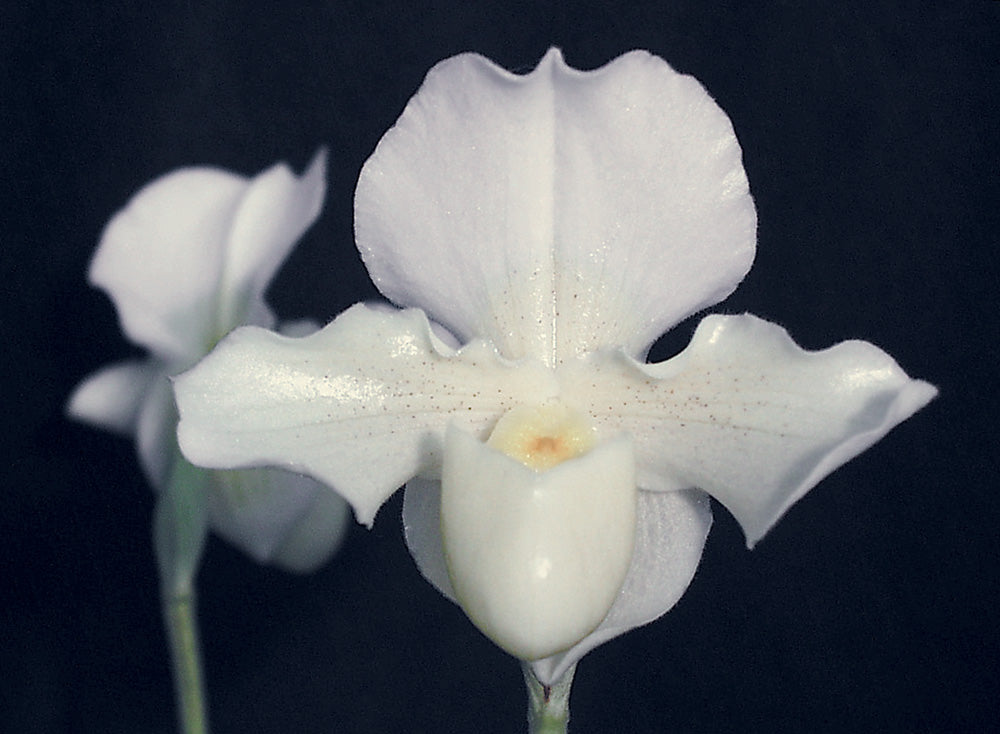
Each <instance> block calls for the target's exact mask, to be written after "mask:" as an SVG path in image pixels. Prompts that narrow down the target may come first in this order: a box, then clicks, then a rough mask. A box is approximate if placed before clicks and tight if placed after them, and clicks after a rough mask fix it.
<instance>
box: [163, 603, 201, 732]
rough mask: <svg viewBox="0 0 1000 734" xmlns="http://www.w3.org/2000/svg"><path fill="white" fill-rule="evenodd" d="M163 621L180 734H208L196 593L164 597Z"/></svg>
mask: <svg viewBox="0 0 1000 734" xmlns="http://www.w3.org/2000/svg"><path fill="white" fill-rule="evenodd" d="M163 617H164V622H165V624H166V626H167V636H168V637H169V638H170V659H171V661H172V663H173V672H174V696H175V698H176V703H177V718H178V731H179V732H180V734H208V718H207V717H206V716H205V686H204V683H203V676H202V669H201V645H200V643H199V639H198V620H197V618H196V616H195V599H194V593H193V592H192V593H187V594H164V596H163Z"/></svg>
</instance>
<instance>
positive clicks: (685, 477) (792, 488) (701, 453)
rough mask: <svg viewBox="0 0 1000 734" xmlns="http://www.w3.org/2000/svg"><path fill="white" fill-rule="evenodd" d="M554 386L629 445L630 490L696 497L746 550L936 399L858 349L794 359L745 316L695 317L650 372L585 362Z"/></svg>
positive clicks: (631, 365) (627, 364)
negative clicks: (739, 532) (728, 521)
mask: <svg viewBox="0 0 1000 734" xmlns="http://www.w3.org/2000/svg"><path fill="white" fill-rule="evenodd" d="M560 384H561V386H562V387H563V389H564V395H565V396H566V397H565V398H564V399H566V400H567V401H568V402H572V403H573V404H575V405H576V406H577V407H579V408H583V409H586V410H589V411H590V412H591V413H592V414H593V415H594V416H595V417H596V418H597V419H598V420H599V421H600V422H601V423H602V424H603V425H604V426H605V428H606V429H607V430H612V431H613V430H624V431H627V432H628V433H629V434H630V435H632V436H633V438H634V440H635V442H636V450H637V455H638V462H639V467H640V472H639V484H640V486H644V487H649V488H652V489H661V490H663V489H677V488H681V487H697V488H699V489H703V490H705V491H706V492H708V493H709V494H711V495H712V496H713V497H715V498H716V499H717V500H719V501H720V502H721V503H722V504H723V505H725V506H726V508H727V509H728V510H729V511H730V512H732V513H733V515H735V517H736V519H737V520H739V522H740V524H741V525H742V526H743V530H744V532H745V533H746V537H747V543H748V545H751V546H752V545H753V544H754V543H755V542H756V541H757V540H759V539H760V538H761V537H762V536H763V535H764V534H765V533H766V532H767V530H768V529H769V528H770V527H771V526H772V525H773V524H774V523H775V522H777V520H778V518H780V517H781V515H782V514H784V512H785V511H786V510H787V509H788V508H789V507H790V506H791V505H792V504H793V503H794V502H795V501H796V500H798V499H799V498H800V497H802V495H804V494H805V493H806V492H807V491H808V490H809V489H810V488H812V487H813V486H814V485H815V484H816V483H817V482H819V481H820V480H821V479H822V478H823V477H824V476H826V475H827V474H829V473H830V472H831V471H833V470H834V469H836V468H837V467H838V466H840V465H841V464H843V463H845V462H847V461H849V460H850V459H851V458H853V457H854V456H856V455H857V454H859V453H861V452H862V451H864V450H865V449H866V448H868V447H869V446H871V445H872V444H873V443H875V442H876V441H878V440H879V439H880V438H882V436H884V435H885V434H886V433H888V432H889V430H891V429H892V427H893V426H895V425H896V424H898V423H899V422H901V421H903V420H905V419H906V418H908V417H909V416H910V415H912V414H913V413H914V412H916V411H917V410H919V409H920V408H922V407H923V406H924V405H926V404H927V402H928V401H929V400H930V399H931V398H933V397H934V395H935V394H936V392H937V391H936V390H935V389H934V388H933V387H931V386H930V385H928V384H927V383H925V382H920V381H918V380H911V379H910V378H909V377H907V376H906V373H904V372H903V371H902V369H900V367H899V365H897V364H896V362H895V361H893V359H892V358H891V357H889V356H888V355H887V354H885V352H882V351H881V350H879V349H878V348H877V347H874V346H872V345H871V344H869V343H867V342H860V341H850V342H844V343H842V344H838V345H837V346H835V347H831V348H830V349H826V350H823V351H820V352H806V351H804V350H802V349H800V348H799V347H798V346H797V345H796V344H795V343H794V342H793V341H792V340H791V338H790V337H789V336H788V334H787V333H786V332H785V330H784V329H782V328H781V327H779V326H776V325H774V324H771V323H769V322H767V321H763V320H761V319H758V318H756V317H753V316H749V315H745V316H709V317H707V318H706V319H704V320H703V321H702V322H701V324H700V325H699V327H698V329H697V331H696V333H695V335H694V337H693V339H692V340H691V344H690V345H689V346H688V347H687V349H685V350H684V351H683V352H682V353H681V354H679V355H678V356H676V357H674V358H673V359H671V360H668V361H666V362H662V363H660V364H655V365H642V364H639V363H637V362H635V361H634V360H631V359H629V358H628V357H626V356H624V355H622V354H620V353H619V354H614V353H602V354H597V355H591V356H589V357H588V358H587V359H586V360H583V361H581V362H580V363H578V364H576V365H572V366H569V365H567V367H566V369H565V370H564V371H563V372H562V374H561V379H560ZM570 396H572V397H570Z"/></svg>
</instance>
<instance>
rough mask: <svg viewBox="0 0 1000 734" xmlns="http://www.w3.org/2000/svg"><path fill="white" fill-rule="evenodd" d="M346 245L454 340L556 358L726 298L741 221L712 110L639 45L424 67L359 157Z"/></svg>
mask: <svg viewBox="0 0 1000 734" xmlns="http://www.w3.org/2000/svg"><path fill="white" fill-rule="evenodd" d="M355 222H356V234H357V240H358V247H359V249H360V251H361V254H362V256H363V257H364V260H365V263H366V265H367V266H368V270H369V272H370V273H371V275H372V279H373V280H374V282H375V284H376V286H378V288H379V289H380V290H381V291H382V292H383V293H384V294H385V295H386V296H387V297H388V298H390V299H391V300H393V301H395V302H396V303H398V304H400V305H405V306H419V307H421V308H424V309H425V310H426V311H427V312H428V314H429V315H430V317H431V318H433V319H435V320H438V321H440V322H441V323H443V324H444V325H445V326H446V327H448V328H449V329H450V330H452V331H453V332H455V333H456V334H458V335H459V336H460V337H461V338H462V339H463V340H468V339H471V338H474V337H484V338H487V339H491V340H493V341H494V342H495V343H496V344H497V345H498V347H499V349H500V351H501V353H503V354H504V355H505V356H507V357H509V358H518V357H521V356H524V355H532V356H536V357H538V358H541V359H543V360H545V361H546V362H548V363H549V364H555V363H557V362H559V361H561V360H563V359H566V358H568V357H570V356H573V355H575V354H578V353H583V352H586V351H590V350H596V349H600V348H607V347H619V346H624V347H625V349H626V351H627V352H628V353H629V354H632V355H639V354H642V353H644V351H645V350H646V348H647V347H648V345H649V344H650V343H651V342H652V341H653V340H654V339H655V338H656V337H657V336H658V335H659V334H660V333H662V332H663V331H664V330H665V329H667V328H669V327H670V326H671V325H673V324H675V323H677V322H678V321H680V320H681V319H683V318H684V317H686V316H687V315H689V314H691V313H694V312H696V311H698V310H700V309H702V308H704V307H706V306H708V305H711V304H713V303H716V302H717V301H719V300H721V299H722V298H724V297H725V296H726V295H728V294H729V293H730V292H731V291H732V290H733V289H734V288H735V287H736V285H737V284H738V283H739V282H740V280H741V279H742V278H743V276H744V275H745V274H746V272H747V270H748V269H749V267H750V263H751V261H752V259H753V254H754V243H755V226H756V224H755V223H756V214H755V211H754V206H753V201H752V199H751V198H750V195H749V193H748V186H747V180H746V176H745V174H744V172H743V168H742V165H741V161H740V148H739V145H738V143H737V141H736V137H735V135H734V133H733V129H732V126H731V125H730V122H729V119H728V118H727V117H726V115H725V113H724V112H722V110H720V109H719V107H718V106H717V105H716V104H715V103H714V102H713V101H712V99H711V97H709V95H708V94H707V93H706V92H705V90H704V89H703V88H702V87H701V85H700V84H699V83H698V82H697V81H696V80H695V79H694V78H692V77H689V76H683V75H680V74H678V73H676V72H675V71H673V69H671V68H670V67H669V66H668V65H667V64H666V62H664V61H663V60H661V59H659V58H657V57H655V56H652V55H650V54H648V53H645V52H640V51H636V52H632V53H629V54H625V55H624V56H621V57H619V58H618V59H615V60H614V61H612V62H611V63H609V64H608V65H607V66H604V67H603V68H601V69H598V70H596V71H592V72H580V71H577V70H574V69H571V68H569V67H567V66H566V65H565V63H564V62H563V59H562V56H561V55H560V53H559V52H558V51H557V50H552V51H550V52H549V53H548V54H547V55H546V56H545V58H544V59H542V61H541V63H540V64H539V65H538V68H536V69H535V70H534V71H533V72H532V73H530V74H528V75H526V76H517V75H514V74H510V73H508V72H506V71H504V70H503V69H500V68H499V67H497V66H494V65H493V64H492V63H490V62H489V61H487V60H486V59H484V58H483V57H481V56H477V55H473V54H464V55H461V56H457V57H454V58H452V59H448V60H446V61H443V62H441V63H440V64H438V65H437V66H436V67H434V69H432V70H431V72H430V73H429V74H428V75H427V79H426V80H425V82H424V84H423V86H422V87H421V89H420V91H419V92H418V93H417V95H416V96H415V97H414V98H413V99H412V100H411V101H410V103H409V105H407V107H406V109H405V110H404V112H403V114H402V116H401V117H400V119H399V121H398V122H397V123H396V125H395V127H393V128H392V129H391V130H390V131H389V132H388V133H386V135H385V136H384V137H383V138H382V140H381V142H380V143H379V145H378V147H377V149H376V151H375V153H374V154H373V155H372V157H371V158H370V159H369V160H368V162H367V163H366V164H365V167H364V169H363V170H362V172H361V177H360V180H359V182H358V188H357V194H356V198H355Z"/></svg>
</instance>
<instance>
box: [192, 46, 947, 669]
mask: <svg viewBox="0 0 1000 734" xmlns="http://www.w3.org/2000/svg"><path fill="white" fill-rule="evenodd" d="M355 214H356V233H357V239H358V247H359V249H360V251H361V254H362V256H363V258H364V260H365V263H366V265H367V267H368V270H369V272H370V273H371V276H372V279H373V280H374V282H375V284H376V285H377V286H378V288H379V289H380V290H381V291H382V293H383V294H385V296H386V297H387V298H389V299H390V300H391V301H393V302H394V303H395V304H397V305H399V306H402V307H407V310H400V311H391V310H387V309H385V308H371V307H368V306H366V305H356V306H354V307H352V308H351V309H349V310H347V311H346V312H345V313H343V314H342V315H341V316H339V317H338V318H337V319H336V320H335V321H334V322H333V323H331V324H330V325H329V326H327V327H326V328H325V329H323V330H322V331H320V332H318V333H316V334H314V335H312V336H309V337H306V338H304V339H288V338H285V337H282V336H278V335H276V334H273V333H269V332H267V331H265V330H262V329H252V328H251V329H240V330H238V331H236V332H235V333H234V334H232V335H231V336H229V337H228V338H227V339H225V340H224V341H223V342H222V343H221V344H220V345H219V346H218V347H217V349H216V350H215V351H214V352H213V353H212V354H211V355H210V356H209V357H208V358H207V359H206V360H204V361H203V362H202V363H201V364H200V365H198V366H197V367H195V368H194V369H193V370H192V371H190V372H188V373H186V374H185V375H183V376H181V377H180V378H179V379H178V380H177V383H176V392H177V396H178V403H179V407H180V412H181V422H180V432H179V436H180V443H181V448H182V450H183V451H184V452H185V454H186V455H187V456H188V457H189V458H190V459H191V461H193V462H195V463H196V464H202V465H205V466H212V467H239V466H260V465H275V466H282V467H286V468H291V469H295V470H297V471H303V472H307V473H309V474H311V475H312V476H314V477H316V478H318V479H321V480H322V481H325V482H327V483H329V484H331V485H332V486H334V487H336V488H337V489H338V490H339V491H340V492H341V493H342V494H343V495H344V496H345V497H346V498H347V499H348V500H349V501H350V502H351V504H352V505H353V506H354V510H355V513H356V515H357V517H358V519H359V520H360V521H361V522H364V523H369V524H370V523H371V522H372V521H373V519H374V516H375V513H376V511H377V510H378V508H379V506H380V505H381V504H382V503H383V502H385V501H386V499H387V498H388V497H389V496H390V495H391V494H392V493H393V492H394V491H395V490H396V488H397V487H398V486H400V485H402V484H404V483H406V495H405V503H404V523H405V529H406V539H407V543H408V545H409V548H410V551H411V553H412V554H413V556H414V558H415V559H416V561H417V563H418V565H419V566H420V568H421V571H422V572H423V574H424V575H425V576H426V577H427V578H428V579H429V580H430V581H431V582H432V583H433V584H434V585H435V586H436V587H437V588H438V589H439V590H440V591H441V592H442V593H444V594H445V595H447V596H448V597H449V598H451V599H453V600H454V601H456V602H457V603H458V604H460V605H461V607H462V608H463V609H464V610H465V612H466V613H467V614H468V616H469V617H470V618H471V619H472V620H473V622H474V623H475V624H476V625H477V626H479V628H480V629H481V630H482V631H483V632H484V633H485V634H487V635H488V636H489V637H491V638H492V639H493V640H494V641H495V642H497V643H498V644H499V645H500V646H501V647H503V648H504V649H505V650H507V651H509V652H510V653H512V654H514V655H515V656H517V657H519V658H521V659H522V660H527V661H531V663H530V664H531V668H532V670H533V671H534V674H535V675H536V676H537V678H538V679H539V680H540V681H541V682H542V683H543V684H546V685H551V684H554V683H556V682H557V681H559V680H560V679H562V677H563V675H564V674H565V673H566V672H567V671H569V670H570V669H571V667H572V666H573V664H574V663H575V662H576V661H577V660H578V659H579V658H580V657H581V656H582V655H583V654H585V653H586V652H587V651H588V650H590V649H592V648H593V647H594V646H596V645H598V644H600V643H602V642H604V641H606V640H608V639H610V638H612V637H614V636H616V635H618V634H621V633H622V632H624V631H626V630H629V629H631V628H633V627H636V626H638V625H641V624H645V623H646V622H649V621H651V620H653V619H655V618H656V617H658V616H660V615H662V614H663V613H664V612H666V611H667V610H668V609H669V608H670V607H671V606H673V604H674V603H675V602H676V601H677V600H678V598H679V597H680V596H681V594H682V593H683V592H684V590H685V588H686V587H687V585H688V583H689V582H690V580H691V578H692V576H693V574H694V571H695V568H696V567H697V565H698V562H699V559H700V557H701V553H702V547H703V544H704V541H705V538H706V535H707V533H708V530H709V526H710V524H711V512H710V509H709V502H708V496H709V495H711V496H713V497H715V498H716V499H717V500H718V501H719V502H721V503H722V504H723V505H724V506H725V507H726V508H727V509H728V510H729V511H730V512H732V513H733V514H734V515H735V516H736V518H737V519H738V520H739V522H740V523H741V524H742V526H743V528H744V530H745V532H746V536H747V541H748V544H750V545H752V544H753V543H754V542H756V541H757V540H758V539H759V538H760V537H761V536H763V535H764V533H766V532H767V530H768V529H769V528H770V527H771V526H772V525H773V524H774V523H775V522H776V521H777V520H778V518H779V517H781V515H782V514H783V513H784V512H785V511H786V510H787V509H788V508H789V507H790V506H791V505H792V504H793V503H794V502H796V501H797V500H798V499H799V498H800V497H802V495H804V494H805V493H806V492H807V491H808V490H809V489H810V488H811V487H812V486H814V485H815V484H816V483H817V482H818V481H819V480H820V479H822V478H823V477H824V476H825V475H826V474H828V473H829V472H831V471H832V470H833V469H835V468H836V467H837V466H839V465H840V464H843V463H844V462H846V461H848V460H849V459H851V458H852V457H854V456H855V455H857V454H858V453H859V452H861V451H863V450H864V449H865V448H867V447H868V446H870V445H871V444H873V443H874V442H876V441H877V440H878V439H879V438H881V437H882V436H884V435H885V434H886V433H887V432H888V431H889V430H890V429H891V428H892V427H893V426H895V425H896V424H897V423H899V422H900V421H902V420H904V419H905V418H907V417H908V416H910V415H911V414H912V413H914V412H915V411H916V410H918V409H919V408H920V407H922V406H923V405H924V404H926V403H927V402H928V401H929V400H930V399H931V398H932V397H933V396H934V394H935V390H934V388H933V387H931V386H930V385H928V384H926V383H923V382H918V381H914V380H911V379H909V378H908V377H907V376H906V374H905V373H904V372H903V371H902V370H901V369H900V368H899V366H898V365H897V364H896V363H895V362H894V361H893V360H892V358H891V357H889V356H888V355H886V354H885V353H883V352H881V351H880V350H878V349H877V348H876V347H874V346H872V345H871V344H868V343H865V342H859V341H852V342H846V343H843V344H840V345H837V346H836V347H833V348H831V349H828V350H825V351H822V352H805V351H803V350H801V349H800V348H799V347H797V346H796V345H795V344H794V343H793V342H792V341H791V339H790V338H789V337H788V335H787V334H786V333H785V331H784V330H783V329H781V328H780V327H778V326H775V325H774V324H770V323H767V322H765V321H762V320H760V319H758V318H755V317H753V316H749V315H743V316H709V317H707V318H706V319H704V321H702V323H701V325H700V326H699V327H698V329H697V331H696V333H695V335H694V338H693V339H692V341H691V343H690V345H689V346H688V347H687V348H686V349H685V350H684V351H683V352H681V353H680V354H678V355H677V356H675V357H674V358H672V359H669V360H667V361H665V362H662V363H659V364H645V363H644V357H645V355H646V353H647V350H648V349H649V346H650V345H651V344H652V342H653V341H654V340H655V339H656V338H657V337H658V336H659V335H660V334H661V333H662V332H664V331H665V330H667V329H669V328H670V327H671V326H673V325H675V324H676V323H678V322H679V321H680V320H682V319H684V318H685V317H687V316H689V315H690V314H692V313H695V312H697V311H700V310H702V309H704V308H706V307H707V306H710V305H712V304H714V303H716V302H718V301H719V300H721V299H723V298H725V297H726V296H727V295H728V294H729V293H730V292H731V291H732V290H733V289H734V288H735V287H736V285H737V284H738V283H739V282H740V280H741V279H742V278H743V276H744V275H745V274H746V272H747V270H748V269H749V267H750V264H751V261H752V260H753V255H754V247H755V227H756V215H755V210H754V204H753V200H752V199H751V197H750V194H749V191H748V185H747V179H746V176H745V174H744V172H743V168H742V165H741V154H740V148H739V145H738V144H737V141H736V137H735V135H734V133H733V129H732V126H731V125H730V122H729V120H728V118H727V117H726V115H725V114H724V113H723V112H722V110H720V109H719V107H718V106H717V105H716V104H715V103H714V102H713V101H712V99H711V98H710V97H709V95H708V94H707V93H706V92H705V91H704V89H703V88H702V87H701V86H700V85H699V83H698V82H697V81H696V80H695V79H693V78H691V77H688V76H682V75H680V74H678V73H676V72H674V71H673V70H672V69H671V68H670V67H669V66H668V65H667V64H666V63H665V62H664V61H662V60H661V59H659V58H656V57H654V56H651V55H650V54H648V53H644V52H632V53H629V54H626V55H624V56H622V57H620V58H618V59H616V60H614V61H612V62H611V63H609V64H608V65H607V66H605V67H603V68H601V69H598V70H596V71H593V72H580V71H576V70H573V69H570V68H568V67H567V66H566V65H565V64H564V62H563V59H562V57H561V55H560V53H559V52H558V51H556V50H553V51H550V52H549V53H548V54H547V55H546V56H545V58H544V59H543V60H542V61H541V63H540V64H539V65H538V67H537V68H536V69H535V70H534V71H533V72H531V73H530V74H527V75H525V76H517V75H513V74H510V73H508V72H506V71H504V70H502V69H500V68H498V67H496V66H494V65H493V64H492V63H490V62H489V61H487V60H486V59H484V58H482V57H480V56H477V55H472V54H465V55H461V56H457V57H455V58H452V59H449V60H447V61H444V62H442V63H440V64H439V65H437V66H436V67H435V68H434V69H433V70H432V71H431V72H430V73H429V74H428V76H427V79H426V81H425V82H424V85H423V86H422V88H421V89H420V91H419V92H418V93H417V95H416V96H415V97H414V98H413V99H412V100H411V101H410V103H409V105H408V106H407V107H406V109H405V111H404V112H403V114H402V116H401V117H400V119H399V121H398V122H397V123H396V125H395V126H394V127H393V128H392V129H391V130H390V131H389V132H388V133H386V135H385V136H384V137H383V138H382V141H381V142H380V143H379V145H378V147H377V149H376V151H375V153H374V155H372V157H371V158H370V159H369V161H368V162H367V164H366V165H365V167H364V169H363V171H362V173H361V178H360V181H359V183H358V188H357V195H356V207H355ZM442 326H443V327H444V329H446V330H447V332H448V333H449V334H452V335H454V338H453V339H449V338H447V336H445V337H444V338H442V333H443V332H442V331H441V329H440V327H442ZM457 344H461V346H460V347H457V348H456V346H455V345H457Z"/></svg>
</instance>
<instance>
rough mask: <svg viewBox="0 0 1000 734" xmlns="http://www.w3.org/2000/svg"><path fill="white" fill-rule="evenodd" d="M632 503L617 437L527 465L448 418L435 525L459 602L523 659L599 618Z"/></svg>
mask: <svg viewBox="0 0 1000 734" xmlns="http://www.w3.org/2000/svg"><path fill="white" fill-rule="evenodd" d="M637 501H638V490H637V489H636V484H635V458H634V452H633V449H632V442H631V440H630V439H629V438H627V437H625V436H622V437H618V438H615V439H612V440H609V441H607V442H604V443H600V444H598V445H597V446H596V447H595V448H594V449H593V450H591V451H588V452H587V453H585V454H582V455H580V456H579V457H577V458H573V459H570V460H568V461H564V462H562V463H560V464H558V465H557V466H555V467H553V468H551V469H548V470H545V471H536V470H534V469H531V468H529V467H528V466H526V465H524V464H522V463H521V462H519V461H517V460H515V459H513V458H511V457H509V456H507V455H506V454H504V453H501V452H500V451H497V450H496V449H494V448H493V447H491V446H488V445H487V444H484V443H483V442H481V441H479V440H478V439H476V438H475V437H474V436H472V435H470V434H468V433H465V432H464V431H462V430H460V429H458V428H456V427H455V426H453V425H452V426H449V428H448V432H447V434H446V437H445V451H444V463H443V469H442V481H441V533H442V537H443V540H444V553H445V559H446V563H447V568H448V575H449V577H450V579H451V583H452V586H453V587H454V590H455V595H456V598H457V600H458V602H459V604H460V605H461V606H462V608H463V610H464V611H465V613H466V614H467V615H468V616H469V618H470V619H471V620H472V622H473V623H474V624H475V625H476V626H477V627H478V628H479V629H480V631H482V632H483V633H484V634H485V635H486V636H487V637H489V638H490V639H491V640H493V641H494V642H495V643H496V644H497V645H499V646H500V647H501V648H503V649H504V650H506V651H507V652H509V653H510V654H512V655H514V656H516V657H518V658H520V659H522V660H538V659H540V658H544V657H547V656H549V655H553V654H555V653H557V652H560V651H562V650H566V649H567V648H569V647H571V646H572V645H574V644H576V643H577V642H579V641H580V640H581V639H583V638H584V637H585V636H586V635H588V634H589V633H590V632H592V631H593V630H594V629H595V628H596V627H597V626H598V625H599V624H600V623H601V620H603V619H604V617H605V615H606V614H607V613H608V610H609V609H610V608H611V605H612V604H613V603H614V600H615V598H616V596H617V594H618V592H619V590H620V589H621V586H622V583H623V582H624V580H625V576H626V573H627V572H628V569H629V564H630V562H631V559H632V549H633V545H634V543H635V532H636V506H637Z"/></svg>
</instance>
